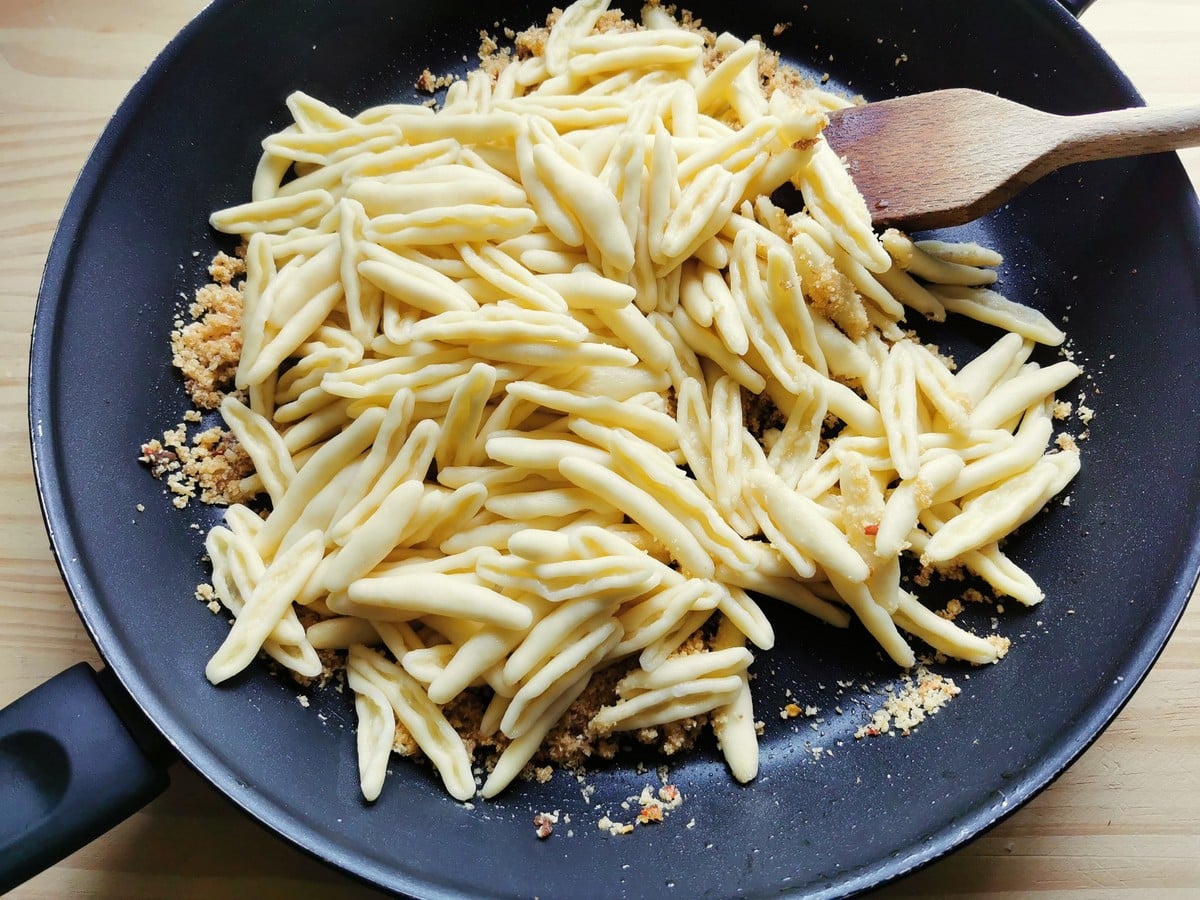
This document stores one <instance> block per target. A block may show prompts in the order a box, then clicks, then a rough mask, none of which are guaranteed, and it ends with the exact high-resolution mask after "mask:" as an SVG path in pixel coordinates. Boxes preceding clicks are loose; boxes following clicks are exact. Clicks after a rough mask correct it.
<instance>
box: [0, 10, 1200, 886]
mask: <svg viewBox="0 0 1200 900" xmlns="http://www.w3.org/2000/svg"><path fill="white" fill-rule="evenodd" d="M202 5H203V3H202V2H201V0H105V2H103V3H93V2H90V0H40V2H38V0H2V2H0V267H2V271H3V277H0V572H2V579H0V584H2V587H0V706H2V705H4V704H6V703H8V702H9V701H10V700H12V699H14V698H16V697H18V696H20V695H21V694H23V693H24V692H25V691H27V690H29V689H31V688H33V687H34V686H36V685H37V684H39V683H40V682H42V681H44V680H45V679H47V678H49V677H51V676H52V675H54V674H56V673H57V672H59V671H61V670H62V669H64V668H66V667H67V666H69V665H70V664H72V663H75V662H77V661H79V660H89V661H91V662H93V663H94V664H98V662H99V661H98V659H97V656H96V652H95V650H94V648H93V647H92V644H91V642H90V641H89V640H88V637H87V635H86V634H85V632H84V630H83V627H82V626H81V624H80V622H79V620H78V618H77V616H76V614H75V611H74V608H73V607H72V606H71V603H70V600H69V599H68V598H67V594H66V592H65V590H64V588H63V585H62V582H61V580H60V579H59V575H58V571H57V569H56V568H55V564H54V560H53V558H52V556H51V554H50V549H49V546H48V543H47V540H46V536H45V532H44V530H43V527H42V522H41V518H40V514H39V512H38V506H37V496H36V493H35V489H34V483H33V475H32V470H31V461H30V456H29V443H28V429H27V424H26V415H25V403H26V368H27V359H28V346H29V334H30V326H31V323H32V321H33V309H34V300H35V298H36V296H37V288H38V281H39V278H40V276H41V271H42V264H43V262H44V260H45V256H46V251H47V248H48V247H49V244H50V239H51V235H52V233H53V229H54V226H55V223H56V221H57V219H58V216H59V213H60V211H61V209H62V207H63V204H64V203H65V201H66V198H67V195H68V192H69V191H70V189H71V186H72V184H73V182H74V179H75V175H76V173H77V172H78V170H79V168H80V167H81V166H82V164H83V162H84V160H85V158H86V157H87V154H88V153H89V151H90V150H91V147H92V143H93V142H94V141H95V139H96V137H97V135H98V134H99V133H100V131H101V129H102V128H103V127H104V124H105V122H106V120H107V118H108V116H109V115H110V114H111V113H112V111H113V110H114V109H115V108H116V106H117V104H118V102H119V101H120V100H121V98H122V97H123V96H124V94H125V93H126V91H127V90H128V89H129V87H130V85H131V84H132V83H133V81H134V80H135V79H136V78H137V77H138V76H139V75H140V74H141V72H142V71H143V69H144V67H145V66H146V65H147V64H148V63H149V62H150V60H151V59H152V58H153V57H154V56H155V55H156V54H157V53H158V52H159V50H161V49H162V47H163V45H164V44H165V43H166V41H167V39H168V38H169V37H170V36H171V35H173V34H174V33H175V32H176V31H177V30H178V29H179V28H180V27H181V26H182V25H183V24H184V23H185V22H186V21H187V20H188V18H189V17H190V16H192V15H194V14H195V13H196V12H197V11H198V10H199V9H200V8H201V6H202ZM1083 21H1084V23H1085V24H1086V25H1087V26H1088V27H1089V28H1090V29H1091V30H1092V32H1093V33H1094V34H1095V35H1096V36H1097V37H1098V38H1099V39H1100V41H1101V43H1102V44H1104V46H1105V47H1106V48H1107V49H1108V50H1109V52H1110V53H1111V54H1112V55H1113V57H1114V58H1115V59H1116V60H1117V62H1118V63H1119V64H1120V65H1121V66H1122V67H1123V68H1124V70H1125V71H1126V72H1127V73H1128V74H1129V75H1130V77H1131V78H1132V79H1133V81H1134V83H1135V84H1136V85H1137V86H1138V87H1139V88H1140V89H1141V91H1142V92H1143V93H1144V94H1145V96H1146V98H1147V100H1148V101H1149V102H1150V103H1152V104H1166V103H1172V102H1176V103H1178V102H1184V101H1196V100H1200V3H1197V2H1196V0H1101V2H1099V3H1097V4H1096V7H1095V8H1094V9H1093V10H1091V11H1090V12H1089V13H1087V15H1086V16H1085V17H1084V20H1083ZM1183 156H1184V160H1185V163H1186V164H1187V166H1188V169H1189V172H1190V174H1191V177H1192V179H1193V182H1194V183H1200V151H1188V152H1186V153H1185V154H1183ZM1193 362H1194V361H1193ZM172 780H173V784H172V787H171V789H170V790H169V791H168V792H167V793H166V794H165V795H163V796H162V797H161V798H159V799H158V800H156V801H155V802H153V803H152V804H150V806H149V807H148V808H147V809H145V810H144V811H142V812H140V813H138V814H136V815H134V816H133V817H132V818H131V819H129V820H128V821H126V822H124V823H123V824H121V825H119V826H117V828H115V829H114V830H113V831H111V832H110V833H108V834H106V835H104V836H103V837H101V838H100V839H99V840H97V841H96V842H94V843H93V844H92V845H90V846H88V847H86V848H84V849H83V850H80V851H79V852H78V853H76V854H74V855H73V856H71V857H70V858H68V859H67V860H65V861H63V862H62V863H60V864H59V865H57V866H55V867H54V868H53V869H51V870H50V871H48V872H45V873H43V874H41V875H39V876H38V877H36V878H34V879H33V880H32V881H30V882H28V883H27V884H26V885H24V886H23V887H22V888H20V889H18V890H17V891H16V892H15V893H14V894H13V895H12V896H15V897H22V898H59V897H66V896H77V897H111V898H138V897H147V898H149V897H172V898H175V900H185V898H193V897H195V898H200V897H203V898H221V897H241V896H255V897H259V898H270V897H288V898H303V897H314V898H315V897H322V898H325V897H329V896H331V895H332V896H339V897H374V896H377V895H376V894H375V893H374V892H373V891H370V890H368V889H366V888H363V887H361V886H360V885H358V884H356V883H355V882H353V881H351V880H350V879H348V878H346V877H344V876H342V875H340V874H338V873H336V872H333V871H331V870H329V869H327V868H325V867H324V866H322V865H321V864H319V863H317V862H314V861H313V860H311V859H309V858H308V857H306V856H305V855H303V854H302V853H300V852H298V851H296V850H294V849H292V848H291V847H290V846H288V845H286V844H284V842H282V841H281V840H279V839H278V838H276V837H274V836H273V835H271V834H270V833H268V832H267V831H266V830H264V829H262V828H261V827H259V826H258V825H257V824H255V823H253V822H251V821H249V820H248V819H246V818H245V817H244V816H243V815H241V814H240V813H239V812H238V811H236V810H235V809H234V808H233V806H232V805H231V804H229V803H228V802H227V801H225V800H224V799H223V798H222V797H221V796H219V795H218V794H217V793H216V792H215V791H213V790H212V789H210V788H209V787H208V786H207V784H206V783H205V782H203V781H202V780H201V779H200V778H199V777H198V776H197V775H195V774H194V773H192V772H191V771H190V770H188V769H187V768H186V767H183V766H179V767H176V769H175V770H174V771H173V772H172ZM1034 891H1037V892H1042V893H1046V894H1049V893H1051V892H1053V893H1054V895H1055V896H1066V897H1077V898H1083V897H1088V898H1091V897H1096V896H1113V897H1115V896H1121V897H1125V896H1129V895H1131V894H1133V893H1134V892H1137V891H1140V892H1142V893H1143V894H1144V895H1146V896H1153V897H1164V896H1179V897H1183V896H1188V897H1193V896H1200V607H1198V606H1197V605H1196V604H1195V603H1193V605H1192V607H1191V609H1190V610H1189V612H1188V614H1187V615H1186V616H1185V618H1184V620H1183V623H1182V624H1181V625H1180V627H1179V630H1178V632H1177V633H1176V634H1175V636H1174V638H1173V639H1172V641H1171V643H1170V645H1169V646H1168V647H1167V650H1166V652H1165V653H1164V655H1163V656H1162V658H1161V659H1160V661H1159V663H1158V665H1157V666H1156V667H1155V669H1154V671H1153V672H1152V673H1151V675H1150V677H1149V678H1148V680H1147V681H1146V683H1145V685H1144V686H1143V687H1142V688H1141V690H1140V691H1139V692H1138V693H1137V695H1136V696H1135V697H1134V699H1133V701H1132V702H1131V703H1130V704H1129V706H1128V707H1127V708H1126V710H1125V711H1124V712H1123V713H1122V714H1121V716H1120V717H1119V718H1118V719H1117V721H1116V722H1115V724H1114V725H1113V726H1112V727H1111V728H1109V729H1108V731H1107V732H1106V733H1105V734H1104V735H1103V736H1102V737H1101V738H1100V740H1099V741H1098V742H1097V743H1096V745H1095V746H1094V747H1092V748H1091V749H1090V750H1089V751H1088V752H1087V753H1086V754H1085V755H1084V757H1083V758H1082V759H1081V760H1080V761H1079V762H1078V763H1076V764H1075V765H1074V766H1073V767H1072V768H1071V769H1070V770H1069V771H1068V772H1067V773H1066V774H1065V775H1064V776H1063V777H1062V778H1061V779H1059V780H1058V782H1056V783H1055V784H1054V785H1053V786H1052V787H1050V788H1049V789H1048V790H1047V791H1045V792H1044V793H1042V794H1041V795H1040V796H1038V797H1037V798H1036V799H1035V800H1034V801H1033V802H1031V803H1030V804H1029V805H1028V806H1026V807H1025V808H1024V809H1022V810H1020V811H1019V812H1017V813H1016V814H1015V815H1014V816H1012V817H1011V818H1010V819H1008V820H1007V821H1006V822H1004V823H1003V824H1002V825H1000V826H999V827H998V828H996V829H995V830H993V831H991V832H990V833H988V834H987V835H985V836H984V837H982V838H981V839H980V840H978V841H976V842H974V843H973V844H971V845H969V846H968V847H966V848H964V849H963V850H961V851H959V852H958V853H955V854H954V855H952V856H951V857H950V858H948V859H946V860H943V861H941V862H939V863H937V864H935V865H933V866H932V867H930V868H928V869H926V870H925V871H923V872H921V873H919V874H917V875H916V876H914V877H912V878H909V879H907V880H905V881H903V882H901V883H900V884H897V885H893V886H892V887H890V888H887V889H885V890H884V891H882V892H881V896H887V897H903V896H926V897H932V896H947V897H948V896H979V895H983V894H987V895H989V896H1002V895H1005V894H1017V893H1020V894H1026V893H1030V892H1034Z"/></svg>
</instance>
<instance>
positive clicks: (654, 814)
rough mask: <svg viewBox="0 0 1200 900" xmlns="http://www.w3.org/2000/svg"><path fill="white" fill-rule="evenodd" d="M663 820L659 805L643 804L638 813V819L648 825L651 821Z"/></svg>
mask: <svg viewBox="0 0 1200 900" xmlns="http://www.w3.org/2000/svg"><path fill="white" fill-rule="evenodd" d="M662 820H663V812H662V807H661V806H654V805H650V806H643V807H642V811H641V812H640V813H638V821H639V822H640V823H641V824H643V825H649V824H650V823H651V822H661V821H662Z"/></svg>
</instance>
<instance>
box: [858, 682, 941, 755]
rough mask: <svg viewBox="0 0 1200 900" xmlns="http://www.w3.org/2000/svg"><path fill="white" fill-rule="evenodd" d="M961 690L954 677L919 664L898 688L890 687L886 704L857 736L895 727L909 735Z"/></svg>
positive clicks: (885, 730) (861, 736) (871, 734)
mask: <svg viewBox="0 0 1200 900" xmlns="http://www.w3.org/2000/svg"><path fill="white" fill-rule="evenodd" d="M961 692H962V689H961V688H960V687H959V686H958V685H956V684H955V683H954V681H953V679H950V678H946V677H945V676H943V675H939V674H937V673H936V672H930V671H929V670H928V669H926V668H925V667H924V666H918V667H917V669H916V671H915V672H914V673H913V675H906V676H905V677H904V678H903V679H902V680H901V683H900V685H899V687H898V689H896V690H890V691H888V695H887V700H886V701H885V702H884V704H883V706H882V707H880V708H879V709H878V710H876V712H875V714H874V715H873V716H872V717H871V721H870V722H868V723H867V724H866V725H863V726H862V727H861V728H859V729H858V731H856V732H855V733H854V736H855V737H856V738H863V737H875V736H877V735H880V734H888V733H890V732H891V731H892V729H893V728H895V729H896V731H898V732H899V733H900V734H903V735H908V734H910V733H911V732H912V730H913V729H914V728H916V727H917V726H918V725H920V724H921V723H922V722H924V721H925V719H926V718H927V717H928V716H931V715H934V714H935V713H937V711H938V710H939V709H941V708H942V707H943V706H945V705H946V704H947V703H949V702H950V701H951V700H952V699H953V698H954V697H957V696H958V695H959V694H960V693H961Z"/></svg>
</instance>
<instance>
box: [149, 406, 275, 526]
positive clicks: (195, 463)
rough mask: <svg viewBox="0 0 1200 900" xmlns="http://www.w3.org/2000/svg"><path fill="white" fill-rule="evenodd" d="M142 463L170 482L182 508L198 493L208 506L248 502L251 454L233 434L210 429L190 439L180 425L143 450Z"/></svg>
mask: <svg viewBox="0 0 1200 900" xmlns="http://www.w3.org/2000/svg"><path fill="white" fill-rule="evenodd" d="M138 460H139V461H140V462H143V463H146V464H147V465H148V466H149V467H150V474H151V475H153V476H154V477H155V478H158V479H159V480H162V481H164V482H165V483H166V485H167V489H168V490H169V491H170V492H171V493H172V494H174V497H173V499H172V503H173V504H174V505H175V506H176V507H177V508H179V509H183V507H185V506H187V504H188V501H189V500H191V499H193V498H195V497H196V496H197V493H198V494H199V497H200V500H201V501H202V502H204V503H211V504H218V505H227V504H230V503H236V502H239V501H241V500H243V499H247V498H246V497H245V496H244V495H243V493H242V490H241V481H242V479H243V478H245V477H246V476H247V475H249V474H250V473H251V472H252V471H253V463H252V462H251V461H250V457H249V455H248V454H247V453H246V451H245V450H243V449H242V447H241V445H239V444H238V442H237V438H235V437H234V436H233V435H232V434H231V433H229V432H227V431H225V430H223V429H221V428H218V427H214V428H209V429H207V430H205V431H202V432H200V433H198V434H196V435H194V436H193V437H192V439H191V441H189V440H188V436H187V426H186V425H185V424H184V423H182V422H181V423H179V424H178V425H177V426H176V427H175V428H173V429H168V430H167V431H165V432H163V437H162V440H158V439H152V440H149V441H147V442H146V443H144V444H143V445H142V447H141V455H140V456H139V457H138Z"/></svg>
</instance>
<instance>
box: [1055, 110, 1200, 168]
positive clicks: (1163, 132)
mask: <svg viewBox="0 0 1200 900" xmlns="http://www.w3.org/2000/svg"><path fill="white" fill-rule="evenodd" d="M1059 121H1060V123H1061V124H1062V129H1063V133H1062V141H1061V143H1060V144H1059V146H1058V148H1057V149H1056V150H1055V151H1054V153H1053V156H1054V164H1055V167H1056V168H1057V167H1058V166H1061V165H1067V164H1068V163H1076V162H1090V161H1092V160H1097V159H1112V158H1114V157H1120V156H1138V155H1140V154H1143V153H1162V152H1164V151H1167V150H1178V149H1179V148H1181V147H1195V146H1200V104H1188V105H1185V106H1168V107H1158V108H1145V107H1136V108H1134V109H1118V110H1114V111H1113V112H1102V113H1094V114H1092V115H1086V116H1062V117H1060V118H1059Z"/></svg>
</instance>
